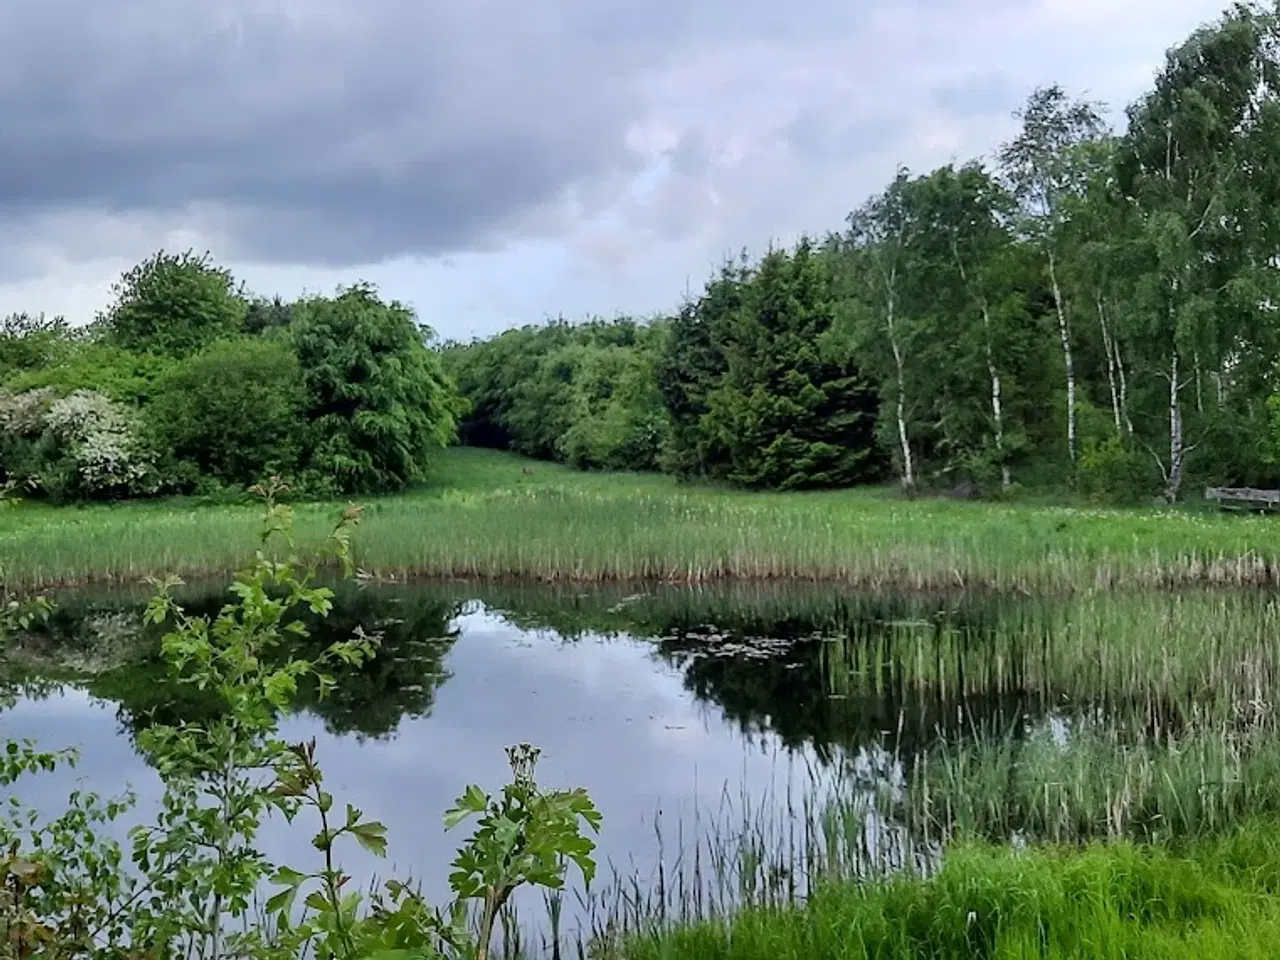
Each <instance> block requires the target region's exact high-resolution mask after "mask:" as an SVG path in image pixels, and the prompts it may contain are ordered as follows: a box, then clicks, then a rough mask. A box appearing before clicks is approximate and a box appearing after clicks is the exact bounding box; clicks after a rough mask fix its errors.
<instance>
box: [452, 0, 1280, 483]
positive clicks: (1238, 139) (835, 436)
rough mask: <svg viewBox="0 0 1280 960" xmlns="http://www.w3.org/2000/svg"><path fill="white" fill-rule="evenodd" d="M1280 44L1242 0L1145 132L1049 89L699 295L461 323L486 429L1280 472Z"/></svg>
mask: <svg viewBox="0 0 1280 960" xmlns="http://www.w3.org/2000/svg"><path fill="white" fill-rule="evenodd" d="M1277 39H1280V27H1278V20H1277V12H1276V10H1274V9H1264V8H1262V7H1260V6H1255V5H1243V4H1239V5H1236V6H1233V7H1232V8H1231V9H1230V10H1228V11H1227V12H1226V13H1225V14H1224V15H1223V16H1222V17H1221V18H1220V19H1219V20H1217V21H1216V22H1214V23H1212V24H1209V25H1206V26H1204V27H1202V28H1200V29H1198V30H1197V31H1196V32H1195V33H1193V34H1192V35H1191V37H1189V38H1188V39H1187V40H1186V41H1185V42H1184V43H1182V44H1181V45H1179V46H1177V47H1176V48H1174V49H1171V50H1170V51H1169V52H1168V53H1167V55H1166V58H1165V61H1164V65H1163V68H1162V69H1161V70H1160V71H1159V73H1158V74H1157V75H1156V77H1155V82H1154V84H1153V86H1152V88H1151V89H1150V90H1148V91H1147V92H1146V93H1145V94H1144V95H1143V96H1142V97H1140V98H1139V99H1138V100H1136V101H1135V102H1134V103H1133V104H1131V105H1130V106H1129V108H1128V109H1127V111H1126V121H1127V122H1126V124H1125V126H1124V129H1123V130H1121V131H1116V130H1112V129H1109V128H1108V127H1107V125H1106V124H1105V122H1104V120H1103V107H1102V105H1101V104H1098V103H1095V102H1091V101H1088V100H1085V99H1078V98H1074V97H1072V96H1069V95H1068V94H1067V93H1066V92H1065V91H1064V90H1063V89H1062V88H1061V87H1060V86H1057V85H1052V86H1047V87H1043V88H1039V89H1037V90H1035V91H1034V92H1033V93H1032V94H1031V96H1030V97H1029V99H1028V101H1027V102H1026V104H1025V105H1024V107H1023V108H1022V109H1021V110H1020V111H1018V114H1017V118H1018V120H1019V121H1020V126H1019V129H1018V130H1017V132H1016V134H1015V135H1014V136H1013V137H1012V138H1011V139H1010V140H1009V141H1008V142H1007V143H1004V144H1003V145H1001V147H1000V148H999V149H998V150H997V151H996V152H995V153H994V155H993V156H992V157H990V158H984V159H977V160H973V161H971V162H968V163H964V164H949V165H946V166H943V167H941V168H939V169H937V170H933V171H930V172H927V173H923V174H915V173H912V172H911V171H909V170H907V169H905V168H904V169H901V170H899V171H898V173H897V175H896V176H895V177H894V179H893V180H892V182H891V183H889V184H888V185H887V186H886V187H885V188H884V190H883V191H881V192H880V193H878V194H877V195H875V196H873V197H871V198H870V199H868V200H867V201H866V202H865V203H863V204H862V205H861V206H860V207H858V208H857V209H856V210H854V211H852V212H851V213H850V214H849V215H848V217H847V218H846V220H845V224H844V227H843V228H842V229H841V230H839V231H832V232H831V233H829V234H828V235H827V236H825V237H822V238H804V239H801V240H800V242H799V243H797V244H796V245H794V246H793V247H791V248H789V249H771V250H769V251H768V252H766V253H765V254H764V256H763V257H761V258H759V259H758V260H756V261H751V260H750V259H749V258H747V257H746V256H745V255H743V256H742V257H740V258H737V259H735V260H732V261H730V262H727V263H726V264H724V265H723V266H722V268H721V269H720V270H718V271H717V272H716V273H715V275H714V276H713V277H711V279H709V280H708V282H707V283H706V285H705V286H704V288H703V289H702V291H701V292H700V293H699V295H697V296H696V297H691V298H689V299H688V300H687V302H685V303H684V304H683V305H682V306H681V307H680V308H679V310H678V311H676V312H675V313H674V315H671V316H665V317H658V318H654V319H652V320H649V321H647V322H646V323H637V322H635V321H632V320H620V321H616V322H613V323H608V322H600V321H596V322H592V323H588V324H585V325H577V326H573V325H568V324H565V323H563V322H556V323H552V324H549V325H545V326H541V327H526V328H523V329H520V330H515V331H508V332H506V333H503V334H501V335H499V336H497V337H495V338H492V339H490V340H487V341H483V342H478V343H472V344H466V345H452V346H451V347H449V348H448V349H446V350H445V352H444V355H445V359H446V366H447V368H448V369H449V370H450V372H451V373H452V374H453V375H454V376H455V378H456V380H457V383H458V385H459V387H460V389H461V390H462V392H463V394H464V396H466V397H467V399H468V400H469V401H470V405H471V406H470V412H469V413H468V414H466V415H465V416H464V417H463V420H462V432H463V436H464V437H465V438H466V439H467V441H468V442H471V443H477V444H483V445H491V446H505V447H510V448H512V449H516V450H519V451H521V452H523V453H527V454H529V455H532V456H541V457H548V458H555V459H563V460H565V461H568V462H571V463H574V464H577V465H579V466H592V467H602V468H618V467H626V468H635V469H662V470H666V471H669V472H671V473H674V474H677V475H679V476H685V477H695V476H704V477H711V478H718V479H722V480H726V481H730V482H734V483H738V484H742V485H746V486H756V487H771V488H790V487H803V486H831V485H843V484H850V483H858V482H867V481H880V480H884V479H887V478H896V479H897V481H898V482H900V483H901V484H902V486H903V487H905V488H908V489H920V488H927V487H934V488H937V487H939V486H947V487H955V486H965V487H971V486H978V487H982V488H985V489H990V490H993V491H1000V490H1007V489H1010V488H1013V487H1014V486H1016V485H1025V486H1037V487H1044V486H1061V485H1064V484H1071V485H1075V486H1077V487H1078V488H1079V489H1081V490H1082V491H1083V492H1085V493H1088V494H1091V495H1094V496H1098V497H1102V498H1116V499H1137V498H1142V497H1147V496H1150V495H1154V494H1160V495H1163V496H1164V497H1165V498H1167V499H1169V500H1174V499H1177V498H1178V497H1179V496H1180V495H1181V494H1182V493H1183V492H1184V487H1185V486H1186V482H1187V478H1188V477H1189V476H1191V477H1195V478H1198V479H1203V480H1206V481H1211V482H1215V483H1241V484H1245V483H1248V484H1258V485H1280V469H1277V461H1278V459H1280V447H1278V446H1277V440H1278V439H1280V419H1278V418H1280V396H1278V395H1277V382H1276V366H1277V360H1278V359H1280V343H1278V342H1277V333H1278V332H1280V322H1278V321H1280V317H1278V316H1277V311H1276V304H1277V298H1276V293H1275V284H1276V277H1277V265H1278V264H1277V254H1278V253H1280V246H1278V243H1280V234H1278V233H1277V228H1278V226H1280V220H1278V219H1277V215H1276V211H1277V210H1278V209H1280V205H1278V201H1280V195H1278V193H1280V166H1278V164H1280V100H1278V99H1277V90H1276V83H1277V78H1278V77H1280V54H1278V53H1277V50H1278V49H1280V48H1278V47H1277V43H1276V41H1277Z"/></svg>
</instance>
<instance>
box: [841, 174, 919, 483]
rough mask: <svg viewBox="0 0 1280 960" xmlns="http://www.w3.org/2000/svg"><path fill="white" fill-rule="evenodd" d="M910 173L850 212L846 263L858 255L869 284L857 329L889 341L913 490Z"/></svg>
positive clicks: (905, 477) (913, 218) (914, 238)
mask: <svg viewBox="0 0 1280 960" xmlns="http://www.w3.org/2000/svg"><path fill="white" fill-rule="evenodd" d="M909 176H910V175H909V173H908V172H907V170H906V169H905V168H900V169H899V170H898V173H897V175H896V176H895V177H894V180H893V182H892V183H891V184H890V185H889V186H888V187H887V188H886V189H885V191H884V192H883V193H881V194H879V195H878V196H875V197H872V198H871V199H870V200H868V201H867V202H866V203H865V204H863V206H861V207H860V208H858V209H857V210H855V211H854V212H852V213H851V214H849V216H848V218H847V222H848V224H849V231H848V234H847V236H846V246H847V256H846V263H849V260H850V259H851V258H856V261H857V263H856V266H858V267H862V268H864V269H857V270H855V271H853V273H856V275H857V277H858V278H859V279H858V280H855V281H854V282H855V283H858V282H860V283H863V284H865V285H866V287H865V289H863V290H859V291H857V294H856V295H858V296H860V297H865V298H866V302H867V303H868V306H869V307H870V309H869V310H868V311H865V312H863V311H859V318H860V319H864V320H866V321H867V322H860V323H857V324H856V327H857V328H858V333H859V335H860V336H861V338H862V339H872V340H879V341H881V342H883V343H884V344H886V345H887V346H888V348H889V354H890V355H891V357H892V374H891V377H890V378H888V379H889V383H888V384H887V385H888V387H889V389H888V390H887V391H884V392H885V393H887V394H888V395H889V396H891V397H892V406H893V416H894V426H895V428H896V430H895V435H896V441H897V448H898V458H897V459H898V461H899V470H900V473H901V482H902V486H903V487H904V488H905V489H907V490H914V489H915V488H916V484H917V481H918V474H917V470H916V461H915V456H914V454H913V452H912V445H911V440H912V438H911V431H910V427H909V420H910V414H911V408H912V405H913V404H912V398H911V397H910V396H909V380H910V378H909V377H908V372H907V371H908V365H909V363H910V357H909V354H910V351H911V349H912V336H911V329H910V319H909V318H908V317H907V315H906V312H905V311H904V306H905V302H906V300H907V297H908V295H909V291H910V290H911V285H912V282H913V276H912V259H913V257H914V255H915V250H914V245H915V244H916V243H917V242H918V239H919V238H918V233H919V222H918V217H917V215H916V212H915V211H914V210H913V209H912V204H911V198H910V179H909ZM847 275H848V274H847Z"/></svg>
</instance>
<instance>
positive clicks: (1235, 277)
mask: <svg viewBox="0 0 1280 960" xmlns="http://www.w3.org/2000/svg"><path fill="white" fill-rule="evenodd" d="M1278 39H1280V33H1278V31H1277V25H1276V19H1275V17H1274V15H1273V14H1270V13H1266V12H1264V11H1262V10H1261V9H1259V8H1256V7H1246V6H1244V5H1238V6H1236V7H1234V8H1233V9H1232V10H1230V11H1228V13H1226V14H1225V15H1224V16H1223V17H1222V18H1221V20H1220V21H1218V22H1217V23H1215V24H1213V25H1211V26H1208V27H1204V28H1201V29H1200V30H1198V31H1196V33H1194V34H1193V35H1192V36H1191V38H1190V39H1189V40H1187V41H1186V42H1185V43H1184V44H1182V45H1181V46H1179V47H1177V48H1175V49H1173V50H1171V51H1169V53H1168V54H1167V56H1166V60H1165V65H1164V69H1163V70H1162V71H1161V72H1160V74H1159V75H1158V76H1157V78H1156V82H1155V86H1154V89H1153V90H1152V91H1151V92H1150V93H1148V94H1147V95H1146V96H1145V97H1143V98H1142V99H1141V100H1139V101H1137V102H1136V103H1134V104H1133V105H1132V106H1131V107H1130V108H1129V110H1128V117H1129V128H1128V132H1127V133H1126V134H1125V136H1124V138H1123V139H1122V142H1121V149H1120V152H1119V158H1118V161H1119V165H1118V178H1119V184H1120V188H1121V190H1122V192H1123V195H1124V197H1125V199H1126V200H1127V201H1128V202H1129V203H1130V204H1131V205H1132V208H1133V209H1134V210H1135V211H1136V213H1137V217H1138V220H1139V222H1140V229H1141V246H1142V249H1143V251H1144V253H1145V257H1146V271H1145V273H1144V274H1143V276H1142V277H1141V278H1140V282H1139V283H1138V285H1137V288H1136V289H1137V291H1138V297H1137V298H1136V301H1135V305H1134V306H1135V309H1136V310H1137V311H1138V318H1139V319H1140V321H1141V322H1142V323H1143V325H1144V329H1143V331H1142V332H1143V334H1144V336H1143V337H1142V340H1141V342H1142V344H1143V347H1144V349H1145V350H1146V351H1147V353H1148V357H1149V360H1150V361H1151V366H1152V367H1153V368H1154V371H1155V375H1156V376H1158V377H1159V378H1160V379H1161V380H1162V381H1163V382H1164V383H1165V385H1166V387H1167V391H1166V394H1165V395H1166V397H1167V408H1166V417H1167V427H1168V431H1167V437H1168V443H1167V447H1166V450H1167V453H1165V454H1160V453H1158V452H1157V451H1156V450H1154V449H1152V450H1151V452H1152V455H1153V456H1154V457H1155V459H1156V462H1157V464H1158V465H1159V467H1160V472H1161V476H1162V477H1163V479H1164V495H1165V498H1166V499H1167V500H1169V501H1171V502H1172V501H1174V500H1176V499H1177V497H1178V494H1179V492H1180V490H1181V487H1182V481H1183V477H1184V475H1185V470H1186V462H1187V457H1188V455H1189V454H1190V453H1191V452H1192V451H1193V450H1194V449H1195V446H1196V444H1195V442H1194V441H1192V440H1190V439H1188V435H1187V419H1188V400H1187V395H1186V391H1187V390H1188V388H1193V387H1194V385H1195V383H1196V373H1197V368H1198V367H1200V365H1201V362H1202V361H1203V360H1204V359H1205V358H1206V357H1208V356H1213V357H1214V358H1215V360H1216V358H1217V357H1218V356H1219V355H1220V354H1221V352H1222V351H1223V348H1224V346H1227V347H1229V345H1230V344H1231V343H1233V342H1234V341H1236V340H1237V339H1238V337H1237V331H1235V330H1233V329H1231V325H1232V324H1233V322H1234V323H1238V322H1240V321H1241V320H1243V319H1245V318H1246V317H1247V316H1248V314H1249V313H1250V312H1256V309H1257V308H1259V307H1261V303H1260V302H1259V300H1260V299H1261V297H1262V293H1261V286H1260V284H1261V283H1262V282H1263V276H1262V271H1261V270H1260V264H1261V258H1260V257H1259V255H1258V251H1257V250H1256V249H1255V248H1254V243H1253V242H1252V240H1253V238H1255V237H1259V236H1263V235H1267V234H1269V233H1270V231H1265V230H1263V229H1261V228H1260V227H1259V225H1258V223H1257V221H1267V220H1270V219H1271V218H1273V217H1274V213H1273V212H1272V211H1270V210H1266V209H1254V208H1253V203H1252V202H1251V200H1252V199H1253V198H1254V197H1256V196H1258V195H1261V194H1262V193H1266V192H1271V193H1273V192H1274V191H1273V189H1272V188H1271V186H1270V185H1269V184H1267V183H1263V182H1260V180H1261V179H1262V178H1263V177H1265V176H1267V175H1269V173H1270V169H1269V168H1268V167H1266V166H1262V165H1260V164H1258V163H1257V162H1256V161H1257V156H1256V154H1257V152H1258V147H1257V141H1258V139H1259V138H1260V137H1264V136H1266V137H1269V135H1270V134H1271V133H1272V132H1273V127H1272V124H1270V123H1264V122H1263V121H1264V119H1266V118H1268V117H1269V116H1270V115H1271V113H1272V111H1274V109H1275V97H1276V81H1277V64H1276V60H1275V54H1274V51H1275V49H1276V44H1277V40H1278ZM1274 149H1275V148H1274V145H1273V144H1272V145H1270V148H1269V152H1274ZM1267 272H1269V271H1267ZM1250 301H1252V303H1253V306H1254V308H1255V310H1254V311H1250V310H1248V309H1243V310H1242V309H1241V307H1242V305H1243V306H1245V307H1247V305H1248V304H1249V303H1250ZM1191 402H1192V406H1191V410H1193V411H1195V412H1197V413H1198V412H1199V410H1198V409H1197V404H1196V401H1195V397H1194V395H1193V397H1192V401H1191ZM1201 403H1202V399H1201Z"/></svg>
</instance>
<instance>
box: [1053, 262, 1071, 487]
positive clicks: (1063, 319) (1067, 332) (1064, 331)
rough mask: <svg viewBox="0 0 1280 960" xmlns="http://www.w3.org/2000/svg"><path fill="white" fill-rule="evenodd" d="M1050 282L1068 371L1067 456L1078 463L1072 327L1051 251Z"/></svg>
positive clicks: (1063, 356) (1063, 358) (1063, 357)
mask: <svg viewBox="0 0 1280 960" xmlns="http://www.w3.org/2000/svg"><path fill="white" fill-rule="evenodd" d="M1049 282H1050V284H1052V286H1053V306H1054V309H1055V310H1057V313H1058V336H1059V338H1060V339H1061V340H1062V360H1063V363H1064V364H1065V366H1066V370H1067V455H1068V456H1069V457H1070V458H1071V462H1072V463H1075V461H1076V369H1075V359H1074V358H1073V356H1072V354H1071V325H1070V322H1069V321H1068V319H1067V307H1066V304H1065V303H1064V302H1063V297H1062V287H1061V286H1060V285H1059V284H1058V268H1057V263H1056V262H1055V260H1054V256H1053V251H1052V250H1050V251H1049Z"/></svg>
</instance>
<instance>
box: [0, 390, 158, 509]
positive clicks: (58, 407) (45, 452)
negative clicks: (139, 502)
mask: <svg viewBox="0 0 1280 960" xmlns="http://www.w3.org/2000/svg"><path fill="white" fill-rule="evenodd" d="M0 464H3V472H4V476H5V479H6V480H7V481H12V482H16V483H18V484H20V485H22V486H24V487H26V488H28V489H30V490H33V491H37V492H41V493H44V494H45V495H47V496H49V497H50V498H52V499H55V500H69V499H110V498H116V497H127V496H135V495H138V494H145V493H153V492H155V490H156V488H157V476H156V470H155V462H154V456H153V455H152V453H151V451H150V450H149V449H148V447H147V445H146V444H145V443H144V442H143V440H142V438H141V436H140V432H139V429H138V424H137V422H136V420H135V418H134V416H133V415H132V414H131V412H130V411H129V410H128V409H127V408H126V407H124V406H122V405H121V404H118V403H116V402H115V401H113V400H112V399H111V398H110V397H108V396H106V395H105V394H103V393H98V392H95V391H92V390H77V391H75V392H73V393H71V394H70V395H69V396H66V397H62V398H59V399H55V398H54V394H53V392H52V391H50V390H48V389H44V390H33V391H28V392H26V393H22V394H4V395H3V396H0Z"/></svg>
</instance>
